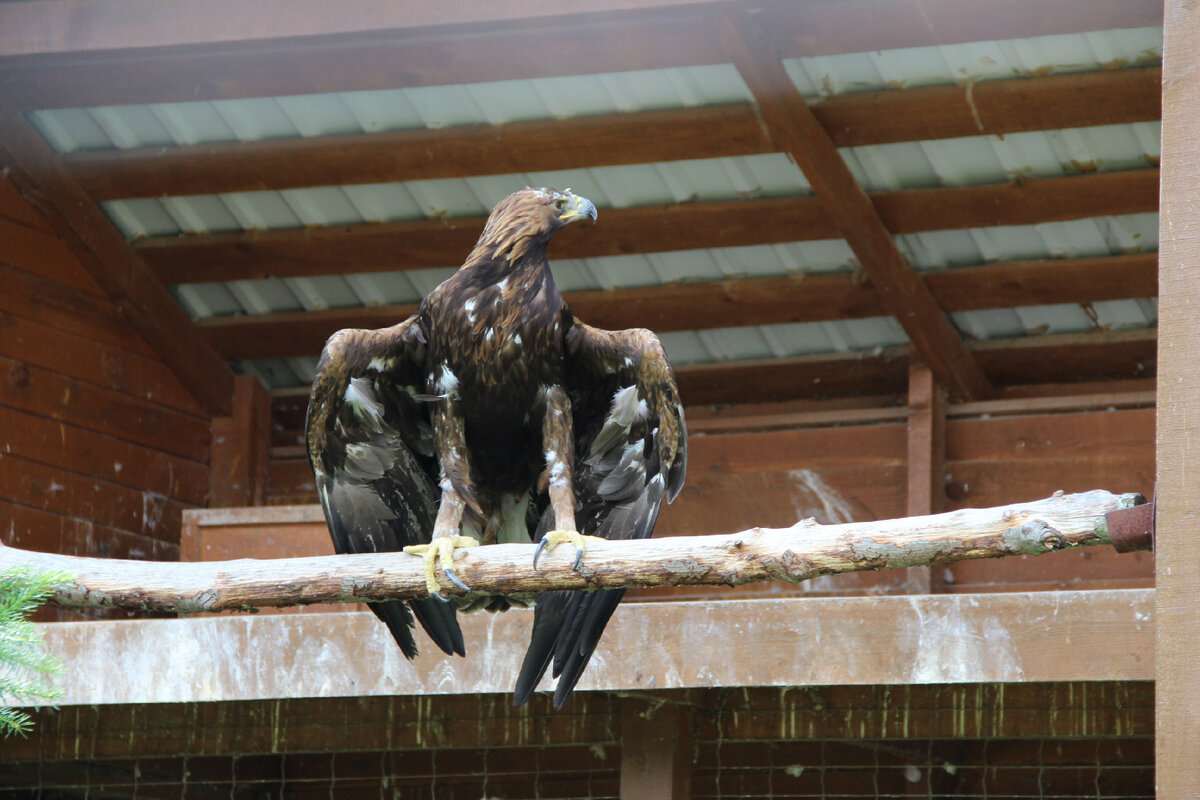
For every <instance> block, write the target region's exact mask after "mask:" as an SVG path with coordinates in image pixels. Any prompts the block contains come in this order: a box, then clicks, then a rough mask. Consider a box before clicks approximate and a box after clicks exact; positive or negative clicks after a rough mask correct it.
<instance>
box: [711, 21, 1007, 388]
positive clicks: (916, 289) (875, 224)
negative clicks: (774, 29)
mask: <svg viewBox="0 0 1200 800" xmlns="http://www.w3.org/2000/svg"><path fill="white" fill-rule="evenodd" d="M717 25H718V30H719V31H720V38H721V42H722V45H723V46H724V48H725V50H726V52H727V53H728V54H729V57H730V59H731V60H732V61H733V63H734V65H735V66H736V67H737V69H738V72H739V73H741V76H742V78H743V79H744V80H745V81H746V84H747V85H748V86H749V87H750V91H751V92H752V93H753V94H754V99H755V101H756V102H757V103H758V106H759V110H760V111H761V113H762V116H763V120H764V121H765V122H766V124H767V125H768V127H769V129H770V131H771V136H772V138H773V139H774V140H775V141H776V142H777V143H778V144H779V146H780V147H781V148H782V149H784V150H786V151H787V152H789V153H790V154H791V155H792V158H794V159H795V161H796V165H797V166H799V167H800V169H801V171H802V172H803V173H804V175H805V177H806V178H808V181H809V183H810V184H812V189H813V193H814V194H816V196H817V197H818V198H819V199H820V201H821V204H822V205H823V206H824V208H825V210H826V211H828V212H829V216H830V218H831V219H832V220H833V221H834V223H835V224H836V225H837V227H838V228H839V229H840V230H841V233H842V235H843V236H844V237H845V238H846V243H847V244H849V245H850V249H851V250H853V251H854V254H855V255H856V256H857V257H858V260H859V262H860V263H861V264H862V268H863V271H864V272H865V273H866V275H867V277H868V278H869V279H870V281H871V283H872V284H873V285H874V287H875V289H876V291H877V292H878V293H879V299H880V302H881V303H882V305H883V306H884V308H885V309H886V310H887V311H889V312H890V313H891V314H892V315H894V316H895V317H896V320H897V321H898V322H899V323H900V325H901V327H903V328H904V332H905V333H906V334H908V338H909V339H910V340H911V342H912V346H913V349H914V351H915V352H916V353H917V354H919V355H920V356H921V358H922V359H924V360H925V362H926V363H928V364H929V366H930V369H932V370H933V372H934V374H935V375H936V376H937V377H938V380H940V381H941V382H942V383H943V384H945V386H946V387H947V389H948V390H949V391H950V392H951V394H953V395H954V396H955V398H956V399H960V400H962V399H965V400H982V399H985V398H987V397H990V396H991V395H992V391H993V390H992V385H991V383H990V381H989V380H988V377H987V376H986V375H985V374H984V371H983V369H982V368H981V367H980V365H979V363H978V362H977V361H976V360H975V357H974V356H973V355H972V354H971V351H970V350H969V349H968V348H967V345H966V343H965V342H963V340H962V338H961V337H960V336H959V335H958V332H957V331H956V330H955V329H954V326H953V325H952V324H951V322H950V319H949V318H948V317H947V316H946V314H945V312H944V311H943V310H942V309H941V308H940V307H939V306H938V304H937V301H936V300H934V298H933V295H932V294H930V292H929V289H928V287H926V286H925V284H924V282H923V281H922V280H921V277H920V276H919V275H918V274H917V273H916V271H915V270H913V268H912V267H911V266H910V265H909V264H908V262H907V261H906V260H905V258H904V256H903V255H902V254H901V253H900V251H899V249H898V248H897V247H896V243H895V241H894V240H893V239H892V234H891V231H889V230H888V228H887V226H886V225H885V224H884V222H883V220H882V218H881V217H880V213H879V211H878V210H877V209H876V207H875V206H874V205H873V204H872V202H871V198H869V197H867V194H866V192H865V191H863V189H862V187H861V186H859V184H858V182H857V181H856V180H855V178H854V175H853V174H852V173H851V172H850V169H849V167H847V166H846V163H845V162H844V161H843V160H842V157H841V154H840V153H838V150H837V147H836V145H834V143H833V140H832V139H830V137H829V134H828V133H827V132H826V131H825V129H824V128H822V127H821V124H820V122H818V120H817V118H816V117H815V116H814V115H813V112H812V109H811V108H809V106H808V103H807V102H805V100H804V98H803V97H802V96H801V95H800V92H799V91H798V90H797V89H796V87H795V85H794V84H793V83H792V80H791V78H790V77H789V76H788V74H787V70H785V69H784V66H783V63H782V62H781V61H780V59H779V56H778V54H777V51H776V48H775V47H774V44H773V43H772V41H771V40H770V37H769V36H768V35H767V34H766V33H765V32H764V31H763V30H762V29H761V28H760V27H759V26H758V25H756V24H755V23H754V22H752V21H751V20H750V19H749V17H748V16H747V15H746V13H745V12H744V11H742V10H740V9H735V10H733V11H730V12H728V13H726V14H724V15H723V16H721V17H719V18H718V20H717Z"/></svg>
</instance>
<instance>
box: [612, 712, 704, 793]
mask: <svg viewBox="0 0 1200 800" xmlns="http://www.w3.org/2000/svg"><path fill="white" fill-rule="evenodd" d="M621 717H622V719H621V800H687V798H690V797H691V796H692V711H691V709H690V708H687V707H684V706H677V705H664V706H660V707H659V708H657V709H656V708H654V707H653V706H650V705H647V703H646V702H645V701H638V700H632V699H629V700H626V701H625V702H624V703H623V704H622V711H621Z"/></svg>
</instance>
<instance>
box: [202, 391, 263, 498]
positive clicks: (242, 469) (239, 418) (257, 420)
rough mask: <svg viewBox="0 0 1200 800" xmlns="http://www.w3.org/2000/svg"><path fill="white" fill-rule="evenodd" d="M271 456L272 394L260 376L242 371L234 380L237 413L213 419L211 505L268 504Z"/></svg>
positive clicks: (210, 466) (210, 480)
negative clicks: (242, 373)
mask: <svg viewBox="0 0 1200 800" xmlns="http://www.w3.org/2000/svg"><path fill="white" fill-rule="evenodd" d="M270 456H271V395H270V393H269V392H268V391H267V389H266V387H265V386H263V385H262V382H260V381H259V380H258V378H255V377H252V376H249V375H238V376H237V377H236V378H234V383H233V415H232V416H229V417H216V418H214V419H213V421H212V451H211V454H210V457H209V477H208V487H209V488H208V503H209V505H210V506H212V507H214V508H226V507H230V506H261V505H263V504H265V503H266V501H267V477H268V474H269V467H270V463H269V462H270Z"/></svg>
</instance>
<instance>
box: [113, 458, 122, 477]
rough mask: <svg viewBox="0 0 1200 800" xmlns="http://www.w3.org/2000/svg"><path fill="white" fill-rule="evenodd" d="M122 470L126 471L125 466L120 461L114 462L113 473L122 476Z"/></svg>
mask: <svg viewBox="0 0 1200 800" xmlns="http://www.w3.org/2000/svg"><path fill="white" fill-rule="evenodd" d="M122 469H124V464H122V463H121V462H120V461H114V462H113V472H115V473H117V474H118V475H120V474H121V470H122Z"/></svg>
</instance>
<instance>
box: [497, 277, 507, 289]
mask: <svg viewBox="0 0 1200 800" xmlns="http://www.w3.org/2000/svg"><path fill="white" fill-rule="evenodd" d="M505 286H508V278H505V279H503V280H502V281H500V282H499V283H497V284H496V288H497V289H499V290H500V291H501V292H503V291H504V287H505Z"/></svg>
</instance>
